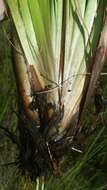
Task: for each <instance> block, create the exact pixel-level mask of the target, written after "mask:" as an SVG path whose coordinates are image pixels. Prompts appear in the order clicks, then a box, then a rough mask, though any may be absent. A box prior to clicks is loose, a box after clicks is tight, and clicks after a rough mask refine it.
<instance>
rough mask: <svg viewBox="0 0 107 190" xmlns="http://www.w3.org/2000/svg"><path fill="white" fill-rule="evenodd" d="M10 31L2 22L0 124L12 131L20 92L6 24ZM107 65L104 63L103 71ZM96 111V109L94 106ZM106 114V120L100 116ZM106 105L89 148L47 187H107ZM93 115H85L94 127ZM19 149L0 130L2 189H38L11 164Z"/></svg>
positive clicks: (106, 83)
mask: <svg viewBox="0 0 107 190" xmlns="http://www.w3.org/2000/svg"><path fill="white" fill-rule="evenodd" d="M5 24H6V27H7V33H6V34H5V32H4V31H3V28H2V27H1V25H0V127H1V126H4V127H7V128H9V129H10V131H12V132H16V131H17V128H16V125H17V116H16V114H15V111H17V92H16V86H15V78H14V72H13V69H12V52H11V45H10V43H9V41H8V40H7V36H8V37H9V35H10V27H9V26H8V23H5ZM106 70H107V68H106V65H105V68H104V72H106ZM101 87H102V95H103V96H104V97H106V96H107V76H103V77H101ZM92 110H93V108H92ZM102 117H104V122H102V120H101V118H102ZM106 117H107V108H106V106H105V108H103V110H102V112H101V114H100V116H99V120H98V122H97V124H96V125H97V126H96V130H95V132H94V133H93V134H92V135H91V136H90V137H89V138H88V140H87V147H86V149H85V150H84V152H83V153H82V154H79V153H73V154H71V155H69V156H68V158H67V159H66V161H65V162H64V164H63V170H65V171H66V172H65V173H64V175H63V176H62V177H61V178H60V179H59V178H53V177H51V178H50V180H49V181H48V182H46V185H45V189H46V190H57V189H58V190H107V123H106V121H107V120H106ZM90 118H91V114H90V113H89V114H88V116H85V118H84V123H85V125H86V127H87V129H88V128H90V127H91V125H92V123H91V119H90ZM16 157H17V149H16V147H15V145H13V144H12V143H11V141H10V140H9V139H8V138H7V137H6V135H5V133H4V131H3V130H2V129H0V190H10V189H14V190H23V189H27V190H28V189H29V190H33V189H36V186H35V185H36V184H31V183H30V182H29V180H28V181H26V182H25V181H24V179H23V178H22V177H21V176H20V174H19V173H18V171H17V167H16V165H14V164H7V165H4V164H6V163H11V162H14V160H16Z"/></svg>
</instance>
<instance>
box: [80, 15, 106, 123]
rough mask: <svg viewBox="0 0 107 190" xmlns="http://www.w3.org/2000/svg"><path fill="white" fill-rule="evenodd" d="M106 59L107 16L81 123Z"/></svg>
mask: <svg viewBox="0 0 107 190" xmlns="http://www.w3.org/2000/svg"><path fill="white" fill-rule="evenodd" d="M106 14H107V13H106ZM106 59H107V15H106V17H105V21H104V26H103V29H102V32H101V36H100V39H99V43H98V46H97V48H96V51H95V53H94V55H93V57H92V63H91V75H90V76H87V78H86V83H85V86H84V91H83V98H82V100H81V103H80V111H79V112H80V113H79V121H80V120H81V118H82V115H83V110H84V108H85V107H86V106H87V105H88V104H89V102H90V100H91V97H92V96H93V95H94V92H95V88H96V84H97V81H98V79H99V77H100V73H101V70H102V68H103V66H104V63H105V61H106ZM89 77H90V78H89ZM78 123H79V122H78Z"/></svg>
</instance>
